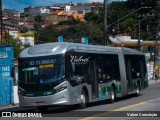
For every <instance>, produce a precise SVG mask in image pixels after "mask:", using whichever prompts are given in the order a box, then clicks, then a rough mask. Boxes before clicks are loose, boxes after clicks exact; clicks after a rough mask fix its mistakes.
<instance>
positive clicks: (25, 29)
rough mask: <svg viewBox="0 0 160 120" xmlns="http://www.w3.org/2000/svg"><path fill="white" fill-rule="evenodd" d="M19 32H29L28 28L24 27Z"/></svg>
mask: <svg viewBox="0 0 160 120" xmlns="http://www.w3.org/2000/svg"><path fill="white" fill-rule="evenodd" d="M19 32H20V33H26V32H28V28H26V27H22V28H20V30H19Z"/></svg>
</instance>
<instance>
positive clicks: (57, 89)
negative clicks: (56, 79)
mask: <svg viewBox="0 0 160 120" xmlns="http://www.w3.org/2000/svg"><path fill="white" fill-rule="evenodd" d="M65 89H67V83H65V84H63V85H61V86H59V87H57V88H56V92H60V91H62V90H65Z"/></svg>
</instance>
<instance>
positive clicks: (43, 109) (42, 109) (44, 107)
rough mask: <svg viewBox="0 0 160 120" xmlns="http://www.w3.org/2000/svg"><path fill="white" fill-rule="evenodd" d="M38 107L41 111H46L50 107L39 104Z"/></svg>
mask: <svg viewBox="0 0 160 120" xmlns="http://www.w3.org/2000/svg"><path fill="white" fill-rule="evenodd" d="M37 109H38V110H39V111H40V112H42V113H44V112H46V111H47V110H48V107H47V106H38V107H37Z"/></svg>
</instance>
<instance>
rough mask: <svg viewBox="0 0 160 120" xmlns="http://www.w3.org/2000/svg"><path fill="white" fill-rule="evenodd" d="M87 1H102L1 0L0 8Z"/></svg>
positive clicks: (21, 8)
mask: <svg viewBox="0 0 160 120" xmlns="http://www.w3.org/2000/svg"><path fill="white" fill-rule="evenodd" d="M71 1H72V2H73V3H87V2H90V3H91V2H103V0H2V8H3V9H4V8H8V9H15V10H19V11H23V8H25V7H27V6H51V5H52V4H57V3H69V2H71ZM108 1H109V2H112V1H126V0H108Z"/></svg>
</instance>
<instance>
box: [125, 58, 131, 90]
mask: <svg viewBox="0 0 160 120" xmlns="http://www.w3.org/2000/svg"><path fill="white" fill-rule="evenodd" d="M126 75H127V89H128V92H131V91H132V67H131V61H130V60H127V61H126Z"/></svg>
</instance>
